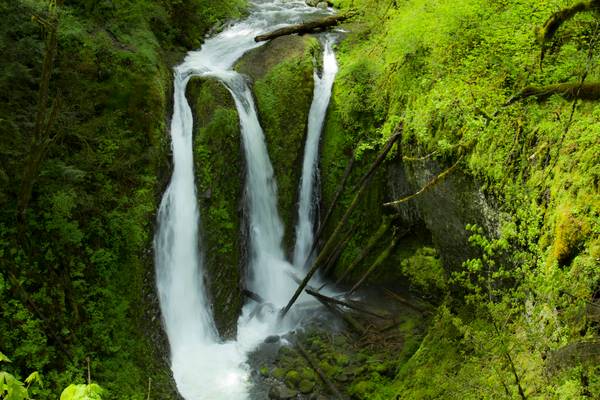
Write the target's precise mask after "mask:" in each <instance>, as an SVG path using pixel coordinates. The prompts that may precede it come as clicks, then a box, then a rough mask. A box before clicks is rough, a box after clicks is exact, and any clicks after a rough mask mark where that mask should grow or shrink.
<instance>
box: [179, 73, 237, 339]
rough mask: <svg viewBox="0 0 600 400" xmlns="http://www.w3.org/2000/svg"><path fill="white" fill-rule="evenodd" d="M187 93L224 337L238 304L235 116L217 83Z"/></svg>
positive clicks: (197, 83)
mask: <svg viewBox="0 0 600 400" xmlns="http://www.w3.org/2000/svg"><path fill="white" fill-rule="evenodd" d="M187 94H188V97H189V98H190V99H191V104H192V110H193V114H194V117H195V118H194V120H195V121H194V122H195V127H196V133H195V138H194V162H195V171H196V180H197V190H198V194H199V196H198V197H199V206H200V215H201V217H200V218H201V226H202V241H203V242H204V249H205V251H204V256H205V265H206V268H207V270H208V272H209V277H210V279H209V289H210V293H211V296H212V299H213V305H214V316H215V322H216V324H217V328H218V329H219V331H220V332H221V333H222V334H224V335H225V336H232V335H233V334H234V333H235V326H236V321H237V317H238V315H239V312H240V309H241V305H242V298H241V288H240V282H241V276H240V271H241V270H242V266H241V259H240V251H241V249H240V246H241V243H240V237H241V215H240V203H241V200H242V188H243V186H244V178H243V171H244V166H243V165H242V163H243V156H242V154H241V144H240V140H241V137H240V128H239V118H238V115H237V111H236V109H235V104H234V103H233V99H232V98H231V95H230V94H229V92H228V91H227V89H225V88H224V87H223V86H222V85H221V84H220V83H218V82H216V81H201V80H198V79H193V80H192V81H190V83H189V84H188V90H187Z"/></svg>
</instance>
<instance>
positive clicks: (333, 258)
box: [323, 229, 354, 286]
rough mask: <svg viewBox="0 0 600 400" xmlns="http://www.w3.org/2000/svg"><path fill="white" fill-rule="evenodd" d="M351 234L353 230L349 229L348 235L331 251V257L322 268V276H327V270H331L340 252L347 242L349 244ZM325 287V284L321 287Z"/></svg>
mask: <svg viewBox="0 0 600 400" xmlns="http://www.w3.org/2000/svg"><path fill="white" fill-rule="evenodd" d="M353 234H354V229H350V230H349V231H348V233H347V234H346V236H345V237H344V238H343V239H342V240H341V241H340V242H339V243H338V245H337V246H336V247H335V248H334V249H333V252H332V253H331V257H329V258H328V259H327V261H326V262H325V265H324V266H323V275H327V274H328V273H329V270H331V268H333V266H334V265H335V263H337V261H338V260H339V258H340V256H341V255H342V252H343V251H344V249H345V248H346V246H347V245H348V242H350V239H352V235H353ZM325 285H327V284H326V283H324V284H323V286H325Z"/></svg>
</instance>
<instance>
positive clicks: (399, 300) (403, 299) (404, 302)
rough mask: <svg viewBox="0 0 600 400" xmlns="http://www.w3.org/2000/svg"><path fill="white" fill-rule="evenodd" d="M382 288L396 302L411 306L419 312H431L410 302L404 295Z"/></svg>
mask: <svg viewBox="0 0 600 400" xmlns="http://www.w3.org/2000/svg"><path fill="white" fill-rule="evenodd" d="M384 290H385V292H386V293H387V294H388V295H390V296H391V297H392V298H394V299H395V300H396V301H397V302H398V303H401V304H404V305H405V306H406V307H408V308H412V309H413V310H415V311H417V312H419V313H421V314H430V313H431V312H430V311H428V310H426V309H425V308H423V307H420V306H417V305H415V304H413V303H411V302H410V301H408V300H406V299H405V298H404V297H402V296H400V295H399V294H397V293H394V292H392V291H391V290H389V289H385V288H384Z"/></svg>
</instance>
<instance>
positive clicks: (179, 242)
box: [154, 1, 337, 400]
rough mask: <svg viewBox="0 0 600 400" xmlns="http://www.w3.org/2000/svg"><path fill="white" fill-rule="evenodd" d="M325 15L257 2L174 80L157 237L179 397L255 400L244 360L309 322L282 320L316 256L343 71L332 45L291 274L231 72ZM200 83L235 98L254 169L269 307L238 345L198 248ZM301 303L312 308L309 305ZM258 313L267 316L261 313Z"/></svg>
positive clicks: (252, 119)
mask: <svg viewBox="0 0 600 400" xmlns="http://www.w3.org/2000/svg"><path fill="white" fill-rule="evenodd" d="M324 12H329V11H323V10H318V9H315V8H311V7H307V6H306V5H305V4H304V2H300V1H255V2H253V3H252V9H251V12H250V15H249V16H248V17H247V18H246V19H245V20H243V21H240V22H237V23H235V24H233V25H231V26H229V27H228V28H226V29H225V30H224V31H223V32H221V33H219V34H218V35H216V36H214V37H212V38H210V39H208V40H207V41H206V42H205V44H204V45H203V46H202V48H201V49H200V50H198V51H193V52H190V53H188V55H187V56H186V58H185V60H184V62H183V63H182V64H181V65H179V66H178V67H176V68H175V72H174V106H173V107H174V108H173V117H172V120H171V140H172V144H171V146H172V151H173V166H174V168H173V175H172V177H171V181H170V184H169V186H168V188H167V190H166V192H165V194H164V196H163V199H162V202H161V205H160V209H159V212H158V230H157V232H156V235H155V243H154V247H155V265H156V275H157V287H158V293H159V299H160V305H161V311H162V315H163V318H164V323H165V328H166V332H167V336H168V339H169V344H170V350H171V368H172V370H173V376H174V378H175V382H176V384H177V388H178V390H179V392H180V393H181V395H182V396H183V397H184V398H185V399H186V400H204V399H206V400H220V399H223V400H225V399H227V400H242V399H247V398H248V397H249V394H248V393H249V385H250V383H249V379H248V376H249V370H248V366H247V364H246V355H247V353H248V352H250V351H252V350H253V349H255V348H256V347H257V346H258V345H259V344H260V343H261V342H262V341H263V340H264V339H265V337H267V336H269V335H273V334H282V333H285V332H287V331H289V330H290V329H292V328H294V327H295V326H297V324H298V323H299V321H300V318H301V315H299V313H296V314H294V313H292V314H291V315H290V316H289V317H287V318H286V319H285V320H284V321H279V320H278V317H277V316H278V314H277V311H278V310H279V309H280V308H281V307H283V306H284V305H285V304H286V303H287V301H288V300H289V297H290V296H291V294H292V293H293V292H294V290H295V289H296V287H297V283H296V282H295V281H294V279H293V278H292V275H293V273H294V271H298V272H301V271H299V270H298V265H299V264H302V263H303V261H302V262H301V261H297V260H304V259H306V257H307V256H308V250H310V247H311V246H312V241H313V237H312V232H313V230H314V224H315V209H316V201H315V199H316V190H315V187H316V185H315V182H316V179H315V177H316V175H317V164H318V157H317V156H318V147H319V146H318V143H319V136H320V132H321V128H322V125H323V121H324V118H325V113H326V110H327V105H328V103H329V98H330V95H331V87H332V85H333V80H334V77H335V73H336V72H337V66H336V63H335V56H334V54H333V51H332V49H331V43H330V41H329V40H327V41H326V42H325V46H324V47H325V52H324V69H323V72H322V75H319V74H317V73H315V93H314V100H313V104H312V106H311V111H310V116H309V130H308V136H307V144H306V146H305V156H304V165H303V174H302V181H301V190H300V193H301V194H300V200H299V217H298V218H299V219H298V226H297V228H296V236H297V242H296V249H295V255H294V264H295V265H296V267H293V266H292V264H291V263H290V262H288V261H287V260H286V257H285V254H284V251H283V248H282V238H283V233H284V227H283V224H282V222H281V219H280V217H279V215H278V212H277V186H276V181H275V176H274V172H273V167H272V165H271V162H270V159H269V155H268V152H267V146H266V143H265V139H264V134H263V131H262V128H261V126H260V123H259V120H258V116H257V112H256V108H255V105H254V100H253V97H252V93H251V91H250V88H249V87H248V83H247V81H246V79H245V78H244V77H243V76H242V75H240V74H238V73H236V72H235V71H233V69H232V68H233V65H234V63H235V62H236V61H237V60H238V59H239V58H240V57H241V56H242V55H243V54H244V53H246V52H247V51H249V50H251V49H253V48H255V47H258V46H260V45H262V43H256V42H255V41H254V37H255V36H256V35H258V34H261V33H264V32H267V31H271V30H274V29H277V28H279V27H281V26H284V25H288V24H292V23H298V22H301V21H302V20H304V19H305V18H306V17H309V16H311V15H317V14H322V13H324ZM193 76H200V77H206V78H214V79H218V80H219V81H221V82H222V83H223V84H224V85H225V86H226V87H227V89H228V90H229V91H230V92H231V94H232V96H233V98H234V100H235V104H236V108H237V110H238V113H239V118H240V126H241V133H242V143H243V148H244V152H245V159H246V163H247V165H246V184H245V185H246V186H245V190H246V196H245V197H246V201H247V202H248V204H247V209H248V216H247V218H248V220H249V221H248V222H249V226H250V237H249V246H250V249H249V250H250V251H249V254H250V257H249V261H248V262H249V265H248V271H249V277H248V282H247V283H246V285H247V287H248V288H249V289H250V290H252V291H253V292H255V293H257V294H258V295H260V296H261V297H262V298H263V299H264V300H265V304H267V306H264V305H263V306H257V305H256V303H249V304H247V305H246V306H244V308H243V310H242V315H241V316H240V318H239V320H238V336H237V339H236V340H235V341H229V342H224V341H222V340H221V339H220V338H219V335H218V333H217V330H216V328H215V324H214V318H213V315H212V311H211V305H210V303H209V301H208V298H207V295H206V290H205V287H204V284H203V253H202V249H201V248H199V245H198V243H199V242H201V241H199V234H200V233H199V232H198V226H199V222H200V215H199V212H198V207H197V198H196V188H195V182H194V169H193V151H192V149H193V146H192V140H193V137H192V136H193V135H192V132H193V117H192V111H191V108H190V106H189V104H188V102H187V99H186V97H185V89H186V85H187V83H188V81H189V79H190V78H191V77H193ZM300 301H301V302H305V303H311V302H314V300H312V299H311V298H301V299H300ZM257 307H260V308H259V309H257Z"/></svg>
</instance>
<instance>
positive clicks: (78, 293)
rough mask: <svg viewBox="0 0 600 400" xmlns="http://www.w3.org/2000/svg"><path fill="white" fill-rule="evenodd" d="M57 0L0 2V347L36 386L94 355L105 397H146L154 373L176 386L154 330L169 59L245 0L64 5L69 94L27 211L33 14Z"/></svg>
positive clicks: (60, 83)
mask: <svg viewBox="0 0 600 400" xmlns="http://www.w3.org/2000/svg"><path fill="white" fill-rule="evenodd" d="M57 3H59V4H60V3H61V2H57ZM48 4H49V3H48V2H47V1H32V0H18V1H7V0H2V1H0V13H1V14H2V24H0V49H1V50H0V51H1V53H2V57H1V58H0V304H2V307H0V314H1V316H0V347H1V348H3V349H8V350H10V352H11V354H12V359H13V363H12V364H11V369H10V371H9V372H10V373H11V374H13V376H15V377H20V376H23V373H24V371H28V370H30V369H35V370H37V371H39V372H40V374H43V376H44V377H45V383H46V385H45V387H44V388H37V387H36V388H35V393H33V394H35V396H36V397H38V398H57V397H58V395H59V393H60V389H61V388H64V387H66V386H67V385H68V384H70V383H72V382H76V381H79V380H80V379H81V378H82V368H81V367H82V365H84V363H85V361H84V360H85V359H86V357H90V358H91V359H92V368H93V371H94V377H95V378H96V379H97V380H98V381H100V382H102V385H103V387H105V388H106V393H105V394H104V395H103V397H104V398H109V399H111V398H118V399H124V398H129V399H141V398H145V393H146V382H147V376H148V375H152V376H153V379H154V386H153V393H154V394H156V396H157V397H160V396H163V397H165V398H166V397H168V396H169V395H170V394H172V393H171V392H172V387H171V384H170V382H171V377H170V374H169V372H168V366H167V365H165V364H164V362H163V361H162V355H160V356H159V355H158V354H156V353H157V352H158V350H157V345H156V343H158V342H160V340H161V338H160V337H151V335H150V334H147V332H160V318H156V315H155V314H156V312H157V310H156V304H154V299H153V291H154V289H153V278H152V274H153V272H152V271H153V265H152V257H151V251H150V249H151V240H152V232H153V229H154V223H153V221H154V213H155V210H156V208H157V206H158V204H157V202H158V199H159V194H160V193H161V192H162V190H163V186H164V181H165V177H166V175H167V174H168V169H169V167H168V162H167V160H168V137H167V136H168V135H167V134H166V116H167V114H168V113H169V111H168V104H169V101H168V99H169V97H170V91H171V85H172V75H171V72H170V63H171V59H176V60H177V61H179V59H180V58H181V56H182V55H183V51H184V48H183V47H182V46H190V47H191V46H197V45H198V44H199V43H200V42H201V40H202V38H203V35H204V34H205V33H206V32H207V31H208V29H209V28H210V27H211V26H212V25H214V24H215V23H217V22H218V21H221V20H222V19H224V18H227V17H228V16H232V15H233V16H237V15H239V14H240V12H241V10H242V7H243V6H244V4H245V3H244V2H242V1H238V0H232V1H222V2H208V1H202V0H198V1H189V2H187V1H186V2H182V1H166V0H165V1H162V0H132V1H121V0H118V1H117V0H113V1H102V2H97V1H88V0H65V1H64V2H63V5H62V6H58V7H57V8H56V10H57V13H58V17H59V18H58V19H59V25H58V49H57V56H56V60H55V63H54V66H53V69H52V74H51V79H50V87H49V98H50V102H51V101H52V100H54V99H57V104H58V105H59V107H58V114H57V120H56V122H55V123H54V124H53V129H52V130H51V132H50V135H49V137H56V139H55V140H51V141H49V142H48V143H46V144H45V146H46V147H47V149H46V150H47V151H46V152H45V154H44V158H43V160H42V162H41V165H40V166H39V174H37V176H36V177H35V180H34V184H33V192H32V197H31V201H30V203H29V207H28V209H27V210H26V213H25V215H24V217H23V218H22V221H21V220H20V221H18V223H17V220H16V214H17V212H16V209H17V192H18V189H19V186H20V184H21V181H22V179H23V176H24V171H26V169H27V167H28V166H29V165H26V164H27V159H28V158H29V157H28V152H29V151H30V144H31V137H32V131H33V127H34V121H35V115H36V110H37V106H38V104H37V99H38V88H39V85H40V76H41V71H42V61H43V57H44V51H45V47H46V42H47V40H46V36H45V34H44V30H42V29H40V26H39V25H38V24H37V23H36V22H35V21H39V20H40V18H41V19H44V18H47V17H48V13H49V11H48ZM53 4H54V2H53ZM188 12H189V13H190V14H187V13H188ZM33 16H35V17H36V18H32V17H33ZM161 24H162V25H161ZM167 26H168V29H165V27H167ZM149 348H150V349H153V350H154V351H148V349H149ZM30 395H32V393H30Z"/></svg>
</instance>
